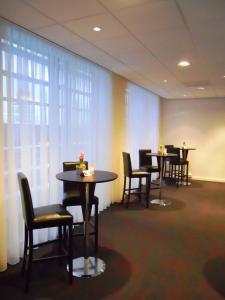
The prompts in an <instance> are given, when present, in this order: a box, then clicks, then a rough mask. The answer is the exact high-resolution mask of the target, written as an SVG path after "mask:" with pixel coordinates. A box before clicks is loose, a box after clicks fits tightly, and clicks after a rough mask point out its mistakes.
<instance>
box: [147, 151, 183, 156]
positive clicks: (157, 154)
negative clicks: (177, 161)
mask: <svg viewBox="0 0 225 300" xmlns="http://www.w3.org/2000/svg"><path fill="white" fill-rule="evenodd" d="M146 155H149V156H158V157H171V156H177V154H175V153H160V152H149V153H147V154H146Z"/></svg>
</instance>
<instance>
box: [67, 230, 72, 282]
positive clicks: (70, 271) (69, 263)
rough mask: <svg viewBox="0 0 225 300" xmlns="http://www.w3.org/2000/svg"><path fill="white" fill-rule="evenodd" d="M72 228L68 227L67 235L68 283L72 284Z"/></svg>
mask: <svg viewBox="0 0 225 300" xmlns="http://www.w3.org/2000/svg"><path fill="white" fill-rule="evenodd" d="M72 228H73V225H72V224H70V225H69V233H68V235H69V236H68V265H69V272H68V273H69V283H70V284H72V283H73V245H72V243H73V239H72Z"/></svg>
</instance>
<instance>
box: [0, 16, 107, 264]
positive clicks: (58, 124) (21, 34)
mask: <svg viewBox="0 0 225 300" xmlns="http://www.w3.org/2000/svg"><path fill="white" fill-rule="evenodd" d="M0 37H1V68H0V69H1V70H0V72H1V74H0V75H1V110H0V111H1V113H2V121H1V128H2V130H1V131H2V133H3V150H4V151H3V152H4V153H3V162H4V164H3V167H4V170H3V174H1V175H2V177H3V176H4V182H3V183H4V184H3V185H4V193H3V192H2V190H3V189H1V192H2V196H3V199H2V198H1V200H0V201H1V204H4V206H5V207H6V224H7V239H8V243H7V252H8V253H7V262H8V263H10V264H14V263H17V262H18V261H19V256H20V254H21V251H22V247H23V218H22V211H21V203H20V195H19V191H18V184H17V176H16V174H17V172H18V171H22V172H24V173H25V175H26V176H27V177H28V180H29V183H30V187H31V192H32V196H33V203H34V206H40V205H47V204H49V203H56V202H59V203H60V202H61V199H62V183H60V182H59V181H57V179H56V177H55V175H56V173H58V172H60V171H61V170H62V162H63V161H64V160H77V159H78V156H79V152H80V151H84V152H85V158H86V159H87V160H88V161H89V163H91V164H93V165H94V167H95V168H96V169H104V170H111V163H110V161H111V159H110V157H111V138H110V135H111V131H112V120H111V117H110V115H111V114H110V111H111V106H112V92H111V89H112V87H111V73H110V72H108V71H106V70H105V69H103V68H101V67H99V66H97V65H95V64H92V63H91V62H89V61H87V60H85V59H82V58H81V57H79V56H76V55H73V54H71V53H69V52H67V51H65V50H63V49H61V48H60V47H57V46H55V45H54V44H51V43H49V42H47V41H45V40H43V39H41V38H39V37H37V36H35V35H32V34H31V33H29V32H27V31H25V30H22V29H21V28H18V27H16V26H14V25H12V24H10V23H7V22H5V21H3V20H1V19H0ZM1 158H2V157H1ZM109 187H110V184H99V185H98V186H97V194H98V196H99V199H100V210H101V209H104V208H105V207H107V206H108V205H109V204H110V202H111V198H110V197H111V192H110V188H109ZM0 207H1V206H0ZM75 218H76V219H81V212H80V211H79V210H78V211H76V214H75ZM0 222H2V224H0V226H3V221H2V220H1V221H0ZM54 234H55V231H52V230H43V232H41V233H38V234H36V236H35V242H38V241H43V240H45V239H46V238H51V237H53V236H54ZM0 254H1V253H0ZM1 261H2V257H1Z"/></svg>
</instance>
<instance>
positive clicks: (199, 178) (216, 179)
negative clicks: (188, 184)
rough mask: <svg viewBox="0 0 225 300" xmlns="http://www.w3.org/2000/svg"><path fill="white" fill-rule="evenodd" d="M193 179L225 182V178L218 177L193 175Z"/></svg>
mask: <svg viewBox="0 0 225 300" xmlns="http://www.w3.org/2000/svg"><path fill="white" fill-rule="evenodd" d="M192 179H193V180H202V181H212V182H225V178H216V177H199V176H192Z"/></svg>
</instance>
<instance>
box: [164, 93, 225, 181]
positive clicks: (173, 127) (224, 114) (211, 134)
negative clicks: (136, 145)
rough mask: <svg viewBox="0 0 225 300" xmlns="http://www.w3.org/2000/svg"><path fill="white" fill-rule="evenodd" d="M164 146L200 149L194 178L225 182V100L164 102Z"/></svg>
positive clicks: (193, 158) (193, 155) (194, 155)
mask: <svg viewBox="0 0 225 300" xmlns="http://www.w3.org/2000/svg"><path fill="white" fill-rule="evenodd" d="M160 140H161V143H163V144H174V145H181V144H182V142H183V141H185V142H186V143H187V145H188V146H193V147H196V148H197V150H196V151H190V152H189V161H190V172H191V173H192V176H193V178H195V179H203V180H212V181H225V98H223V99H221V98H220V99H191V100H190V99H185V100H179V99H177V100H166V99H161V136H160Z"/></svg>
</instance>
